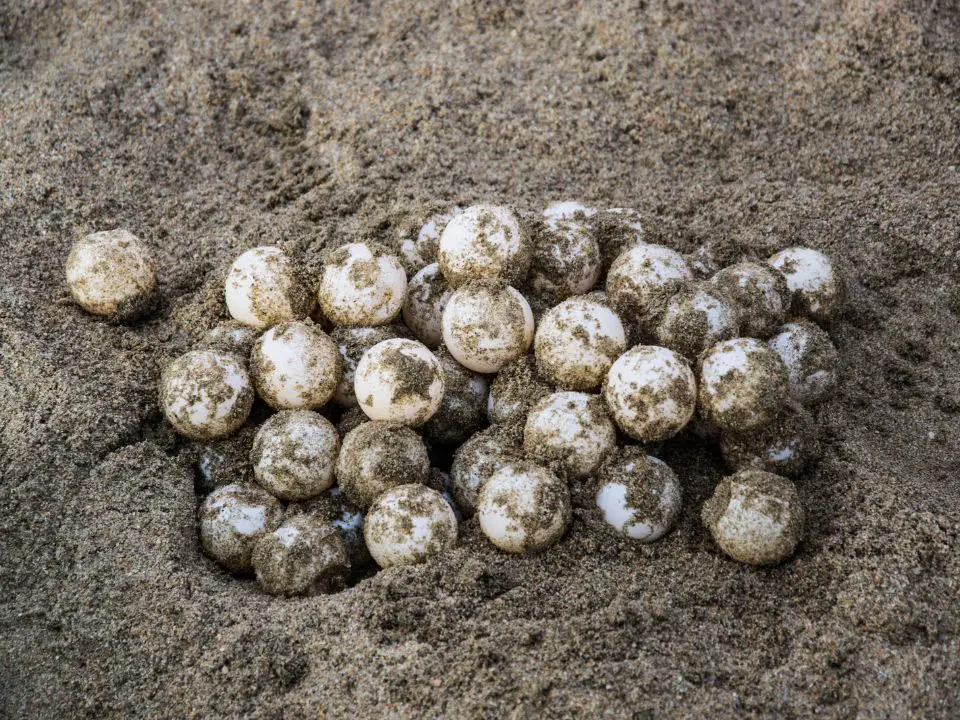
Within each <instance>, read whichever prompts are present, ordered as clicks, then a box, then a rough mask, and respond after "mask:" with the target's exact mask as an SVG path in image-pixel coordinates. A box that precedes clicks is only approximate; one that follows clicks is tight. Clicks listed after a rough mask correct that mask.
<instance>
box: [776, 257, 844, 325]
mask: <svg viewBox="0 0 960 720" xmlns="http://www.w3.org/2000/svg"><path fill="white" fill-rule="evenodd" d="M767 262H769V263H770V264H771V265H772V266H773V267H775V268H776V269H777V270H779V271H780V272H781V273H782V274H783V276H784V277H785V278H786V279H787V287H788V288H790V292H791V293H792V296H793V297H792V300H793V305H794V307H795V309H796V311H797V312H800V313H804V314H807V315H809V316H810V317H812V318H814V319H815V320H819V321H823V320H828V319H829V318H830V317H831V316H833V315H834V313H835V312H836V311H837V308H838V307H839V306H840V303H841V301H842V299H843V284H842V282H841V278H840V275H839V273H838V272H837V271H836V269H835V268H834V266H833V263H832V262H831V260H830V258H828V257H827V256H826V255H824V254H823V253H822V252H819V251H818V250H813V249H812V248H806V247H793V248H787V249H786V250H781V251H780V252H778V253H776V254H775V255H773V256H772V257H771V258H770V259H769V260H768V261H767Z"/></svg>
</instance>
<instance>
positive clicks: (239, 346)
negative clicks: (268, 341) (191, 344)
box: [197, 320, 260, 362]
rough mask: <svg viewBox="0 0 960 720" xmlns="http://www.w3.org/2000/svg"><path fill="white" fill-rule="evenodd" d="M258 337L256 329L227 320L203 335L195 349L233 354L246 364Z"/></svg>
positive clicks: (236, 321) (258, 332)
mask: <svg viewBox="0 0 960 720" xmlns="http://www.w3.org/2000/svg"><path fill="white" fill-rule="evenodd" d="M258 337H260V331H259V330H258V329H256V328H252V327H250V326H249V325H244V324H243V323H242V322H239V321H238V320H227V321H226V322H222V323H219V324H218V325H215V326H214V327H212V328H211V329H210V330H208V331H207V332H206V333H204V335H203V337H202V338H201V340H200V342H199V343H198V344H197V349H198V350H214V351H216V352H224V353H233V354H234V355H236V356H237V357H239V358H241V359H242V360H243V361H244V362H247V360H248V359H249V357H250V351H251V350H253V346H254V344H255V343H256V342H257V338H258Z"/></svg>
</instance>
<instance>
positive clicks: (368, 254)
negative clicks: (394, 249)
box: [317, 242, 407, 326]
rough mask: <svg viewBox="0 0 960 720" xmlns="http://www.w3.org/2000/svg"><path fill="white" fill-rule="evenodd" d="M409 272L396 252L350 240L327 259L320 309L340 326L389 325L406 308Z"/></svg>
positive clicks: (322, 281)
mask: <svg viewBox="0 0 960 720" xmlns="http://www.w3.org/2000/svg"><path fill="white" fill-rule="evenodd" d="M406 293H407V274H406V273H405V272H404V269H403V265H402V264H401V263H400V259H399V258H398V257H397V256H396V255H391V254H390V253H389V252H388V251H387V250H386V249H385V248H383V247H381V246H380V245H377V244H375V243H364V242H359V243H350V244H347V245H343V246H341V247H339V248H337V249H336V250H333V251H331V252H330V253H328V254H327V256H326V257H325V258H324V263H323V272H322V273H321V274H320V283H319V285H318V287H317V300H319V302H320V308H321V309H322V310H323V314H324V315H326V316H327V317H328V318H329V319H330V320H331V322H333V323H334V324H337V325H365V326H375V325H385V324H386V323H388V322H390V321H391V320H393V319H394V318H395V317H396V316H397V315H398V314H399V312H400V309H401V308H402V307H403V300H404V297H405V296H406Z"/></svg>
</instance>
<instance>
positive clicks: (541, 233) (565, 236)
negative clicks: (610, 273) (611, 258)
mask: <svg viewBox="0 0 960 720" xmlns="http://www.w3.org/2000/svg"><path fill="white" fill-rule="evenodd" d="M531 251H532V253H531V262H530V274H529V278H528V282H529V285H530V287H531V288H532V289H533V291H534V292H535V293H537V294H538V295H542V296H544V297H546V298H550V299H554V298H556V299H562V298H566V297H570V296H571V295H578V294H580V293H585V292H587V291H589V290H590V289H592V288H593V286H594V285H596V284H597V280H598V279H599V278H600V271H601V267H600V246H599V245H597V241H596V240H594V238H593V235H592V234H591V233H590V230H589V229H588V228H587V226H586V225H584V224H583V223H580V222H577V221H575V220H566V219H561V220H556V221H554V222H553V223H551V224H547V225H542V226H540V227H539V229H538V231H537V232H536V233H535V235H534V237H533V242H532V243H531Z"/></svg>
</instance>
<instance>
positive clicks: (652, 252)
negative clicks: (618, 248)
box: [607, 245, 693, 331]
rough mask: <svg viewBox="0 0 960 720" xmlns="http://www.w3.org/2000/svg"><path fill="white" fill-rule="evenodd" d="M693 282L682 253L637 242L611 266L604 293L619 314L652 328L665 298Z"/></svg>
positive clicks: (646, 328)
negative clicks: (637, 243) (605, 292)
mask: <svg viewBox="0 0 960 720" xmlns="http://www.w3.org/2000/svg"><path fill="white" fill-rule="evenodd" d="M692 282H693V274H692V273H691V272H690V268H689V267H687V261H686V260H684V259H683V255H681V254H680V253H678V252H676V251H675V250H671V249H670V248H667V247H663V246H662V245H636V246H634V247H632V248H630V249H628V250H626V251H624V252H623V253H622V254H621V255H620V256H619V257H618V258H617V259H616V260H614V261H613V265H611V266H610V272H609V273H608V274H607V294H608V295H609V297H610V302H611V304H612V305H613V307H614V309H616V310H617V312H619V313H620V315H621V316H622V317H624V318H626V319H628V320H630V321H632V322H635V323H637V324H638V325H639V326H640V327H641V328H643V329H644V330H646V331H650V330H652V329H653V328H654V327H655V325H656V322H657V320H658V319H659V318H660V316H661V315H663V312H664V310H666V308H667V302H668V301H669V300H670V298H671V297H673V296H674V295H676V294H677V293H678V292H679V291H680V290H682V289H684V288H687V287H689V286H690V285H691V283H692Z"/></svg>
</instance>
